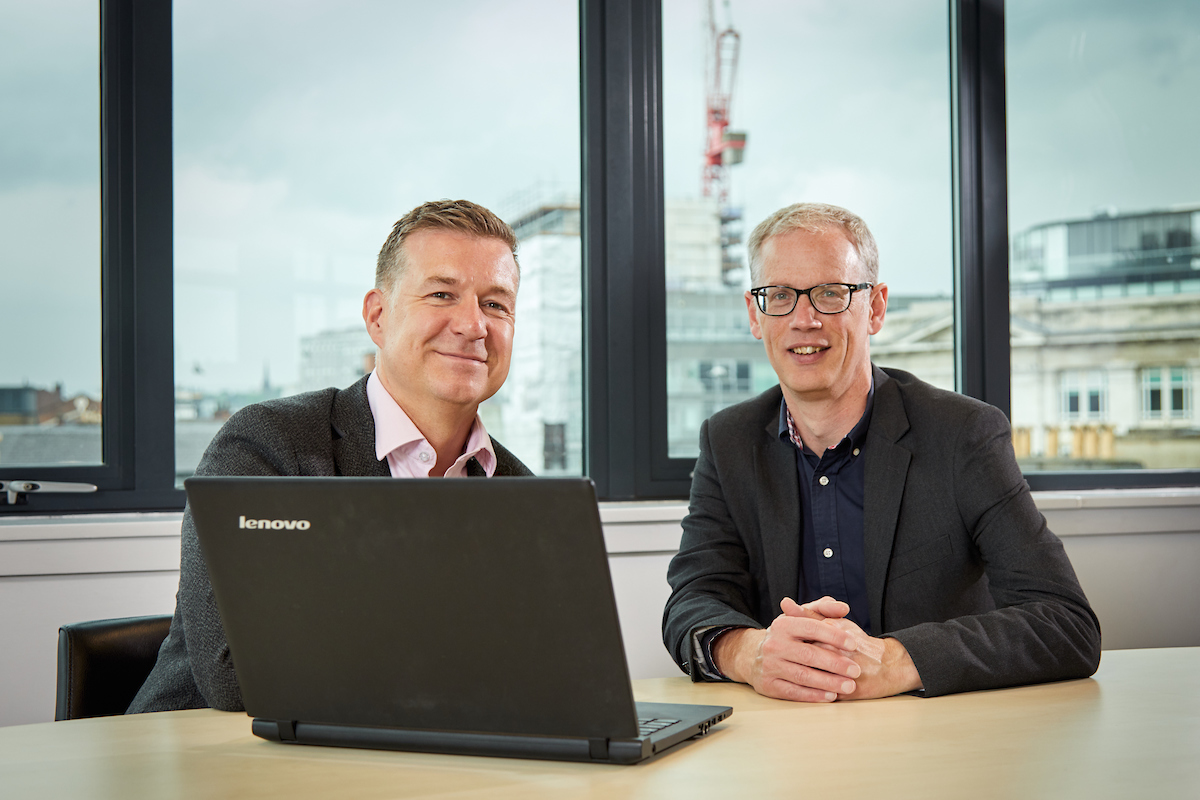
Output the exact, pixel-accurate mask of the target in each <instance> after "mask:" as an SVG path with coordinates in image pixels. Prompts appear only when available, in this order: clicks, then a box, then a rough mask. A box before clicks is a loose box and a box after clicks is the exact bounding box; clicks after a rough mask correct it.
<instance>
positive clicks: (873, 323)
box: [869, 283, 888, 336]
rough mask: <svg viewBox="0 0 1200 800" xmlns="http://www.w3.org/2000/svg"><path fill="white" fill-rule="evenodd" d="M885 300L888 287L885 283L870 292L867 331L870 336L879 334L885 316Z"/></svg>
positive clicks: (879, 284) (877, 285)
mask: <svg viewBox="0 0 1200 800" xmlns="http://www.w3.org/2000/svg"><path fill="white" fill-rule="evenodd" d="M887 298H888V286H887V284H886V283H878V284H876V285H875V288H874V289H872V290H871V304H870V306H869V314H870V320H869V324H870V328H869V330H870V331H871V335H872V336H874V335H875V334H877V333H879V331H880V329H882V328H883V317H884V315H886V314H887Z"/></svg>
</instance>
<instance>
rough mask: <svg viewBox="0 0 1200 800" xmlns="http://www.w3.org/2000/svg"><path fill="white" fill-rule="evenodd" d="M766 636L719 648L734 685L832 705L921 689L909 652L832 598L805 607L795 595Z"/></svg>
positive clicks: (720, 664)
mask: <svg viewBox="0 0 1200 800" xmlns="http://www.w3.org/2000/svg"><path fill="white" fill-rule="evenodd" d="M780 610H781V611H782V612H783V613H782V614H780V615H779V616H778V617H776V618H775V620H774V621H773V622H772V623H771V625H770V627H768V628H766V629H765V630H759V629H757V628H735V629H733V630H731V631H728V632H726V633H723V634H721V635H720V636H718V637H717V639H716V641H715V642H713V646H712V654H713V661H714V662H716V667H717V669H719V670H721V672H722V673H724V674H725V675H726V676H727V677H729V678H730V679H732V680H735V681H740V682H742V683H748V684H750V685H751V686H752V687H754V690H755V691H756V692H758V693H759V694H761V695H765V696H767V697H778V698H782V699H784V700H798V701H804V702H814V703H821V702H824V703H828V702H832V701H834V700H838V699H842V700H863V699H867V698H872V697H889V696H891V695H894V694H901V693H902V692H908V691H912V690H913V689H919V688H921V677H920V675H919V674H918V673H917V668H916V666H915V665H914V664H913V661H912V658H910V657H909V655H908V651H907V650H905V649H904V645H902V644H901V643H900V642H899V641H897V640H896V639H891V638H889V639H878V638H875V637H873V636H869V635H867V634H866V633H865V632H864V631H863V629H862V628H860V627H858V625H856V624H854V623H853V622H851V621H850V620H848V619H846V618H845V617H846V615H847V614H849V613H850V606H849V605H847V604H846V603H843V602H841V601H840V600H834V599H833V598H832V597H822V598H821V599H820V600H814V601H812V602H811V603H805V604H804V605H800V604H798V603H796V602H795V601H794V600H792V599H791V598H790V597H785V598H784V599H783V602H781V603H780Z"/></svg>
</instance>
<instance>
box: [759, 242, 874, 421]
mask: <svg viewBox="0 0 1200 800" xmlns="http://www.w3.org/2000/svg"><path fill="white" fill-rule="evenodd" d="M760 256H761V259H762V264H761V266H762V269H761V270H760V272H761V274H760V275H759V278H758V281H757V284H758V285H759V286H791V287H792V288H794V289H808V288H810V287H813V286H816V285H818V284H822V283H862V282H863V281H864V280H866V278H865V276H864V273H863V269H862V265H861V264H860V263H859V259H858V253H857V251H856V250H855V249H854V245H852V244H851V243H850V240H849V239H847V238H846V235H845V234H844V233H842V231H841V229H839V228H836V227H831V228H826V229H824V230H822V231H818V232H815V233H812V232H809V231H804V230H791V231H788V232H787V233H782V234H779V235H776V236H772V237H771V238H770V239H768V240H767V241H766V242H765V243H764V244H763V246H762V250H761V251H760ZM746 308H747V310H748V311H749V313H750V332H751V333H753V334H754V337H755V338H756V339H762V340H763V344H764V345H766V349H767V358H768V359H770V361H771V366H772V367H773V368H774V369H775V374H776V375H778V376H779V383H780V385H781V386H782V387H783V391H784V394H785V396H786V397H787V399H788V400H789V402H792V401H800V402H819V401H823V400H838V399H840V398H841V397H843V396H844V395H845V394H846V393H847V392H848V391H850V390H851V389H854V390H855V391H857V390H858V387H860V386H861V387H863V390H864V391H865V389H866V387H869V386H870V380H871V354H870V338H869V337H870V335H871V334H874V333H877V332H878V331H879V329H880V328H881V327H883V315H884V312H885V311H886V309H887V286H886V285H884V284H879V285H877V286H876V287H875V288H874V289H872V290H870V291H866V290H862V291H857V292H855V293H854V295H853V297H852V299H851V301H850V308H849V309H847V310H846V311H844V312H842V313H841V314H822V313H820V312H818V311H817V310H816V309H814V308H813V306H812V303H811V302H810V301H809V299H808V297H807V296H804V297H801V298H799V302H797V303H796V308H795V309H794V310H793V311H792V313H791V314H788V315H787V316H784V317H771V316H767V315H766V314H763V313H762V312H761V311H759V310H758V306H757V304H756V303H755V299H754V298H753V297H752V296H751V294H750V293H749V292H746Z"/></svg>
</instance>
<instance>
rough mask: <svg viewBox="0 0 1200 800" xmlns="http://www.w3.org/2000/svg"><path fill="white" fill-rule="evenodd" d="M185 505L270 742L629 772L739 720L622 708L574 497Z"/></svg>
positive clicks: (283, 497) (721, 713)
mask: <svg viewBox="0 0 1200 800" xmlns="http://www.w3.org/2000/svg"><path fill="white" fill-rule="evenodd" d="M184 486H185V488H186V490H187V496H188V503H189V505H190V507H191V511H192V516H193V519H194V521H195V525H196V532H197V534H198V536H199V539H200V546H201V549H202V551H203V553H204V557H205V560H206V561H207V564H208V571H209V577H210V579H211V581H212V587H213V592H214V594H215V596H216V601H217V606H218V608H219V609H220V612H221V620H222V622H223V623H224V626H225V633H226V637H227V640H228V642H229V649H230V652H231V654H232V657H233V664H234V668H235V669H236V671H237V676H238V683H239V685H240V686H241V690H242V699H243V701H244V703H245V706H246V712H247V713H248V714H249V715H250V716H252V717H253V718H254V720H253V723H252V730H253V732H254V734H255V735H257V736H260V737H262V738H264V739H270V740H272V741H278V742H287V743H298V744H316V745H334V746H343V747H369V748H384V749H394V750H415V751H421V752H435V753H457V754H467V755H487V756H512V757H524V758H542V759H557V760H574V761H598V762H608V763H620V764H632V763H636V762H638V761H642V760H644V759H647V758H651V757H653V756H655V755H656V754H658V753H661V752H663V751H664V750H666V749H667V748H670V747H672V746H674V745H676V744H679V743H680V742H683V741H685V740H687V739H690V738H692V737H694V736H697V735H701V734H704V733H707V732H708V731H709V730H710V729H711V727H712V726H713V725H715V724H716V723H718V722H720V721H721V720H723V719H725V718H727V717H728V716H729V715H730V714H731V713H733V710H732V709H731V708H729V707H728V706H699V705H675V704H661V703H635V701H634V699H633V691H632V687H631V685H630V680H629V670H628V666H627V663H626V660H625V650H624V646H623V643H622V639H621V631H620V624H619V622H618V619H617V608H616V602H615V599H614V597H613V590H612V582H611V579H610V577H609V571H608V557H607V554H606V552H605V547H604V537H603V533H602V531H601V528H600V516H599V512H598V509H597V506H596V496H595V490H594V487H593V486H592V483H591V481H590V480H588V479H583V478H580V479H575V478H567V479H562V478H500V479H490V480H479V479H476V480H471V479H467V480H454V479H451V480H430V479H396V478H261V477H260V478H248V477H194V478H189V479H188V480H186V481H185V482H184Z"/></svg>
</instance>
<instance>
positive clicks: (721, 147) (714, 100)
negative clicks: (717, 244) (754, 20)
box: [701, 0, 746, 276]
mask: <svg viewBox="0 0 1200 800" xmlns="http://www.w3.org/2000/svg"><path fill="white" fill-rule="evenodd" d="M726 6H727V7H728V2H726ZM740 48H741V35H740V34H738V32H737V31H736V30H735V29H734V28H733V26H732V25H727V26H726V27H725V28H724V29H723V30H717V22H716V17H715V14H714V13H713V0H708V47H707V49H706V54H707V55H706V58H705V62H706V69H705V71H706V75H705V83H706V85H707V91H706V97H705V114H704V121H705V147H704V162H703V163H704V166H703V172H702V176H701V194H702V195H703V196H704V197H716V199H717V208H718V211H719V213H720V219H721V274H722V275H723V276H728V275H730V273H731V272H732V271H733V270H736V269H738V268H739V267H741V265H742V264H741V259H740V258H738V257H737V256H736V255H735V254H734V252H733V248H734V247H735V246H737V245H739V244H741V240H742V239H741V227H740V223H741V219H742V210H741V209H740V208H734V207H732V206H730V204H729V178H730V176H729V168H730V167H731V166H733V165H735V164H740V163H742V156H743V154H744V152H745V148H746V134H745V132H742V131H734V130H730V129H729V123H730V107H731V105H732V102H733V87H734V80H735V78H736V77H737V66H738V51H739V50H740Z"/></svg>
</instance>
